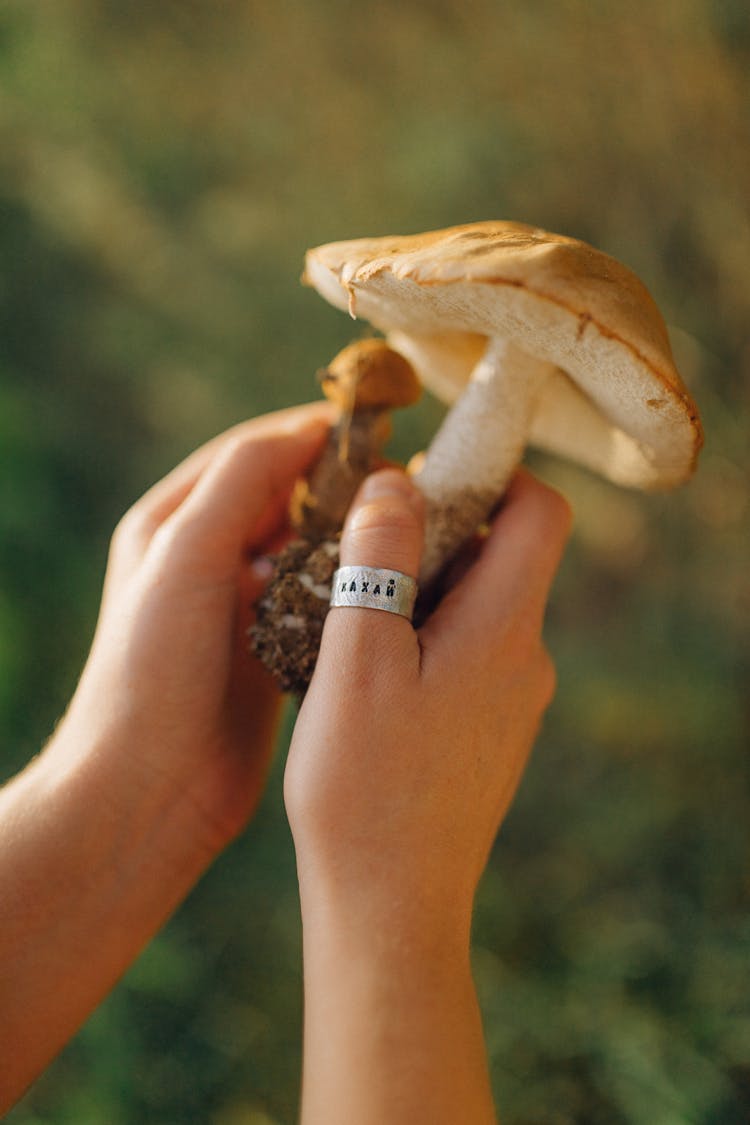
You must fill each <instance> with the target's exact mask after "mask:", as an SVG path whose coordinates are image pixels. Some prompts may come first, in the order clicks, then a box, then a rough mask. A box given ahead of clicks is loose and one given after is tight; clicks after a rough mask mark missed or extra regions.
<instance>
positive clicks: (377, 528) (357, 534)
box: [348, 501, 419, 553]
mask: <svg viewBox="0 0 750 1125" xmlns="http://www.w3.org/2000/svg"><path fill="white" fill-rule="evenodd" d="M418 532H419V521H418V519H417V516H416V514H415V513H414V512H412V511H411V509H409V508H407V507H406V505H395V504H394V505H389V504H386V503H383V502H382V501H380V502H378V503H377V504H364V505H363V506H362V507H361V508H359V509H358V510H357V512H356V514H355V515H354V517H353V519H352V520H351V522H350V524H349V528H348V537H349V542H350V544H355V545H356V546H359V545H360V544H362V543H367V544H369V543H372V542H373V541H377V543H378V547H379V548H382V550H383V551H384V552H386V553H387V552H388V551H389V549H390V548H391V547H396V548H398V546H399V544H400V543H402V542H403V540H404V539H405V538H411V537H413V536H415V535H417V534H418Z"/></svg>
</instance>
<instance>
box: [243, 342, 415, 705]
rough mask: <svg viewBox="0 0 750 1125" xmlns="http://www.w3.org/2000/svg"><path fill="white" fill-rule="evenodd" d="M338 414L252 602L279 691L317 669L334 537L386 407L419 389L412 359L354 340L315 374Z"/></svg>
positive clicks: (300, 687)
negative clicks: (291, 533) (290, 532)
mask: <svg viewBox="0 0 750 1125" xmlns="http://www.w3.org/2000/svg"><path fill="white" fill-rule="evenodd" d="M318 377H319V379H320V382H321V385H322V388H323V393H324V394H325V396H326V398H328V399H329V400H330V401H332V402H333V403H334V404H335V405H336V406H337V407H338V412H339V413H338V418H337V420H336V422H335V424H334V425H333V426H332V427H331V431H330V433H329V436H328V441H327V443H326V445H325V447H324V449H323V452H322V454H321V457H320V459H319V460H318V463H317V464H316V466H315V467H314V469H313V471H312V473H311V474H310V477H309V478H308V479H306V480H301V481H299V482H298V484H297V487H296V488H295V490H294V493H293V495H292V498H291V503H290V518H291V523H292V526H293V527H294V529H295V531H296V538H294V539H292V540H291V541H290V542H289V543H287V545H286V546H285V547H284V548H283V549H282V550H281V551H280V552H279V554H278V555H276V556H275V558H274V559H273V567H274V570H273V577H272V578H271V581H270V582H269V584H268V586H267V587H266V589H265V591H264V592H263V595H262V597H261V598H260V599H259V601H258V602H257V604H256V606H255V621H254V623H253V625H251V626H250V629H249V630H248V632H249V638H250V643H251V646H252V649H253V651H254V653H255V654H256V656H257V657H258V658H259V659H260V661H261V663H262V664H263V665H264V666H265V667H266V668H267V669H268V670H269V671H270V672H272V673H273V675H274V676H275V677H276V680H277V681H278V683H279V686H280V687H281V689H282V691H290V692H293V693H294V694H295V695H297V696H302V695H304V693H305V691H306V690H307V687H308V684H309V682H310V678H311V676H312V674H313V670H314V668H315V662H316V660H317V656H318V649H319V648H320V638H321V635H322V632H323V622H324V621H325V617H326V614H327V612H328V602H329V598H330V595H331V580H332V578H333V574H334V571H335V570H336V567H337V566H338V537H339V532H340V531H341V527H342V525H343V522H344V517H345V516H346V513H347V511H348V509H349V506H350V504H351V502H352V500H353V499H354V494H355V493H356V491H357V489H358V488H359V486H360V484H361V483H362V481H363V480H364V478H365V477H366V476H367V474H368V473H371V472H372V471H373V469H376V468H377V467H378V466H379V465H380V464H382V447H383V446H384V444H385V442H386V441H387V440H388V438H389V437H390V434H391V419H390V411H391V410H393V409H396V408H397V407H401V406H410V405H411V404H412V403H413V402H416V401H417V399H418V398H419V396H420V394H421V393H422V387H421V384H420V382H419V380H418V379H417V376H416V375H415V373H414V371H413V369H412V367H411V364H410V363H409V362H408V361H407V360H406V359H404V358H403V356H401V355H400V354H398V353H397V352H395V351H394V350H393V349H392V348H390V347H389V346H388V344H387V343H386V342H385V340H380V339H375V338H372V339H366V340H357V341H355V343H353V344H350V345H349V346H348V347H346V348H344V349H343V351H341V352H339V353H338V355H337V356H335V358H334V359H333V360H332V361H331V362H330V363H329V365H328V366H327V367H326V368H324V369H323V370H322V371H320V372H319V373H318Z"/></svg>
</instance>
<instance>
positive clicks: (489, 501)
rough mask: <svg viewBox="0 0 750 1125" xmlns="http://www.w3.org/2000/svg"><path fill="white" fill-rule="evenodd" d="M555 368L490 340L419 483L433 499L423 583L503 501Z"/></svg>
mask: <svg viewBox="0 0 750 1125" xmlns="http://www.w3.org/2000/svg"><path fill="white" fill-rule="evenodd" d="M554 370H555V367H554V365H553V364H551V363H546V362H544V361H542V360H539V359H535V358H534V357H533V356H531V355H529V354H528V353H527V352H524V351H522V350H521V349H520V348H518V347H516V346H515V345H514V344H511V343H510V342H509V341H508V340H505V339H503V338H502V337H493V338H491V339H490V341H489V343H488V345H487V348H486V351H485V353H484V355H483V356H482V358H481V359H480V361H479V363H478V364H477V365H476V367H475V368H474V371H473V372H472V375H471V379H470V381H469V383H468V384H467V385H466V387H465V389H464V390H463V392H462V393H461V397H460V398H459V399H458V401H457V403H456V404H455V406H453V408H452V409H451V411H450V413H449V414H448V415H447V416H446V418H445V420H444V421H443V424H442V426H441V427H440V429H439V430H438V433H437V434H436V435H435V438H434V439H433V441H432V443H431V444H430V447H429V449H428V450H427V453H426V456H425V459H424V463H423V465H422V467H421V468H420V469H419V472H418V473H417V475H416V477H415V479H416V482H417V484H418V485H419V487H420V489H421V490H422V492H423V493H424V495H425V498H426V500H427V528H426V538H425V547H424V554H423V556H422V568H421V571H420V575H419V579H420V582H421V583H422V584H426V583H428V582H429V581H430V580H431V579H433V578H434V577H435V576H436V575H437V573H438V572H439V571H440V570H441V568H442V567H443V566H444V564H445V563H446V562H447V561H448V560H449V559H450V558H452V557H453V556H454V555H455V554H456V552H457V551H458V550H459V548H460V547H461V546H462V545H463V543H465V542H466V540H467V539H468V538H469V537H470V536H471V535H472V534H473V533H474V532H475V531H476V529H477V527H478V526H479V525H480V524H481V523H482V521H483V520H485V519H486V518H487V516H488V515H489V513H490V512H491V510H492V508H493V507H494V505H495V504H496V503H497V501H498V500H499V499H500V497H501V496H502V494H503V492H504V491H505V489H506V487H507V485H508V482H509V481H510V478H511V477H512V475H513V473H514V471H515V469H516V467H517V466H518V464H519V463H520V461H521V459H522V457H523V453H524V449H525V448H526V442H527V438H528V434H529V430H530V428H531V422H532V419H533V416H534V410H535V408H536V404H537V402H538V400H539V396H540V394H541V391H542V388H543V386H544V384H545V382H546V381H547V379H548V378H549V376H550V375H551V374H552V372H553V371H554Z"/></svg>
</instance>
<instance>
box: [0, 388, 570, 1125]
mask: <svg viewBox="0 0 750 1125" xmlns="http://www.w3.org/2000/svg"><path fill="white" fill-rule="evenodd" d="M329 423H330V412H329V410H328V409H327V408H326V407H325V406H320V407H319V406H314V407H302V408H298V409H297V410H293V411H286V412H283V413H280V414H277V415H269V416H268V417H266V418H262V419H257V420H255V421H252V422H249V423H246V424H244V425H242V426H240V427H237V428H236V429H235V430H233V431H230V432H229V433H228V434H225V435H223V436H222V437H220V438H218V439H215V440H214V441H213V442H211V443H209V445H208V446H206V447H204V448H203V449H201V450H199V451H198V452H197V453H196V454H194V455H193V456H192V457H191V458H189V459H188V460H187V461H186V462H185V463H183V465H181V466H179V467H178V468H177V469H176V470H174V471H173V473H171V474H170V475H169V476H168V477H167V478H165V480H164V481H162V482H161V483H160V484H158V485H157V486H155V488H153V489H152V490H151V491H150V492H149V493H147V494H146V496H145V497H144V498H143V499H142V500H141V501H139V502H138V504H136V506H135V507H134V508H133V509H132V510H131V511H130V513H128V515H127V516H126V517H125V518H124V519H123V521H122V523H121V525H120V526H119V528H118V530H117V532H116V533H115V536H114V538H113V543H112V548H111V553H110V560H109V564H108V570H107V577H106V581H105V590H104V597H103V601H102V609H101V614H100V620H99V624H98V627H97V632H96V636H95V640H94V644H93V647H92V651H91V654H90V656H89V659H88V662H87V664H86V667H85V670H84V672H83V675H82V677H81V681H80V684H79V687H78V689H77V691H76V694H75V696H74V699H73V701H72V703H71V706H70V708H69V710H68V712H67V714H66V716H65V717H64V719H63V721H62V722H61V723H60V725H59V726H58V728H57V731H56V732H55V735H54V736H53V738H52V739H51V740H50V742H49V744H48V745H47V747H46V748H45V750H44V751H43V753H42V754H40V755H39V756H38V757H37V758H36V759H34V760H33V762H32V763H30V765H29V766H28V767H27V769H26V770H25V771H24V772H23V773H22V774H20V775H19V776H18V777H17V778H15V779H14V780H13V781H11V782H10V783H8V784H7V785H6V786H5V788H4V789H3V790H2V791H1V792H0V901H2V903H3V926H2V927H0V1057H2V1059H3V1067H2V1068H0V1112H3V1111H5V1110H6V1109H7V1108H8V1107H9V1106H10V1105H12V1104H13V1102H14V1101H15V1100H16V1099H17V1098H18V1097H19V1096H20V1095H21V1093H22V1092H23V1091H24V1089H25V1088H26V1087H27V1086H28V1084H29V1083H30V1082H31V1081H33V1079H34V1078H35V1077H36V1076H37V1075H38V1074H39V1072H40V1071H41V1070H42V1069H43V1068H44V1067H45V1065H46V1064H47V1063H48V1062H49V1061H50V1060H51V1059H52V1058H53V1057H54V1055H55V1054H56V1053H57V1052H58V1051H59V1050H60V1048H61V1047H62V1046H63V1044H64V1043H65V1042H66V1041H67V1040H68V1039H69V1038H70V1037H71V1036H72V1035H73V1034H74V1033H75V1031H76V1030H77V1029H78V1028H79V1027H80V1025H81V1024H82V1022H83V1021H84V1020H85V1019H86V1017H87V1016H88V1015H89V1013H90V1012H91V1011H92V1010H93V1008H94V1007H95V1006H96V1005H97V1004H98V1003H99V1001H100V1000H101V999H102V998H103V996H104V995H105V994H106V993H107V992H108V991H109V990H110V989H111V988H112V987H113V985H114V984H115V982H116V981H117V979H118V978H119V977H120V975H121V974H122V973H123V972H124V970H125V969H126V968H127V967H128V965H129V964H130V963H131V962H132V960H133V959H134V958H135V957H136V956H137V954H138V953H139V951H140V950H141V949H142V948H143V946H144V945H145V944H146V943H147V942H148V940H149V939H150V938H151V937H152V936H153V934H154V933H155V932H156V931H157V930H158V929H159V927H160V926H161V925H162V924H163V923H164V921H165V920H166V918H167V917H168V916H169V915H170V914H171V913H172V911H173V910H174V909H175V908H176V907H177V905H178V904H179V902H180V901H181V900H182V899H183V898H184V896H185V895H186V894H187V892H188V891H189V890H190V888H191V887H192V885H193V884H194V883H195V881H196V880H197V879H198V878H199V877H200V875H201V874H202V873H203V871H205V869H206V868H207V867H208V865H209V864H210V863H211V861H212V859H213V858H214V857H215V856H216V855H217V854H218V853H219V852H220V851H221V850H222V849H223V848H224V847H225V846H226V845H227V844H228V843H229V842H230V841H231V840H232V839H233V838H234V837H235V836H236V835H237V834H238V833H239V832H240V831H241V830H242V829H243V827H244V826H245V824H246V823H247V821H248V820H249V819H250V817H251V816H252V814H253V812H254V810H255V808H256V807H257V804H258V801H259V800H260V797H261V794H262V790H263V784H264V780H265V777H266V773H267V769H268V765H269V762H270V758H271V755H272V749H273V743H274V737H275V731H276V720H277V716H278V708H279V698H278V694H277V692H276V690H275V688H274V687H273V685H272V683H271V682H270V681H269V679H268V677H267V676H266V674H265V673H263V672H262V671H261V670H260V669H259V667H258V665H257V664H256V663H255V661H254V660H253V659H252V658H251V657H250V656H249V655H248V653H247V647H246V644H245V640H244V630H245V628H246V627H247V624H248V623H249V609H248V607H249V606H250V605H251V603H252V601H253V600H254V598H255V597H257V595H258V594H259V593H260V590H261V589H262V584H263V578H262V576H261V575H260V574H259V572H258V570H257V568H254V567H253V566H252V565H251V563H250V561H249V560H250V559H251V557H252V556H254V555H255V556H262V555H263V554H264V553H265V552H267V551H269V550H270V549H272V548H273V547H274V546H276V545H277V544H278V543H279V542H280V541H281V540H283V538H284V536H285V534H287V528H286V522H285V511H286V502H287V498H288V496H289V493H290V490H291V487H292V485H293V482H294V480H295V479H296V478H297V477H298V476H299V475H300V474H301V473H302V472H303V471H304V470H305V469H306V468H307V467H308V466H309V465H310V464H311V462H312V461H313V460H314V458H315V456H316V454H317V453H318V452H319V450H320V448H321V447H322V444H323V441H324V439H325V433H326V428H327V426H328V424H329ZM372 482H375V483H374V484H373V483H372ZM378 485H379V486H380V490H379V491H378V489H377V486H378ZM365 489H366V490H367V489H368V485H366V486H365ZM568 526H569V513H568V509H567V506H566V504H565V503H564V501H563V500H561V498H560V497H559V496H557V494H555V493H554V492H552V491H550V490H549V489H547V488H546V487H544V486H543V485H541V484H539V483H538V482H537V481H535V480H534V479H533V478H532V477H530V476H529V475H527V474H521V475H519V476H518V477H516V479H515V481H514V483H513V484H512V486H511V489H510V491H509V494H508V497H507V500H506V503H505V505H504V507H503V509H502V511H501V513H500V515H499V517H498V518H497V519H496V521H495V524H494V526H493V529H492V532H491V534H490V536H489V539H488V541H487V542H486V544H485V545H484V547H483V550H482V552H481V555H480V557H479V559H478V561H477V562H475V563H474V564H473V565H472V566H471V567H470V569H469V570H468V571H467V572H466V573H465V574H464V575H463V577H462V578H461V579H459V580H458V582H457V584H456V585H455V586H454V587H453V589H452V591H451V592H450V594H449V595H448V596H447V597H446V598H445V599H444V601H443V603H442V604H441V605H440V607H439V608H438V610H437V611H436V613H435V614H434V615H433V616H432V617H431V618H430V620H429V621H428V623H427V624H426V625H425V626H424V627H423V628H422V629H421V630H420V632H419V634H417V633H415V631H414V630H413V629H412V627H411V625H410V624H409V623H408V622H407V621H405V620H404V619H402V618H397V617H393V616H391V615H389V614H385V613H378V612H377V611H373V610H359V609H355V610H352V609H336V610H334V611H332V612H331V614H330V615H329V619H328V621H327V624H326V629H325V633H324V638H323V645H322V648H321V657H320V660H319V665H318V668H317V670H316V673H315V676H314V678H313V682H312V686H311V688H310V691H309V693H308V695H307V698H306V700H305V703H304V705H303V707H302V710H301V712H300V715H299V719H298V721H297V726H296V729H295V734H294V739H293V744H292V748H291V751H290V756H289V761H288V764H287V770H286V778H285V799H286V805H287V813H288V816H289V821H290V825H291V828H292V832H293V835H294V840H295V846H296V850H297V860H298V869H299V878H300V890H301V903H302V917H303V927H304V958H305V1032H304V1040H305V1041H304V1054H305V1064H304V1079H303V1099H302V1111H301V1112H302V1122H303V1125H323V1123H324V1122H325V1123H326V1125H337V1123H338V1122H342V1123H343V1122H347V1125H348V1123H350V1122H352V1121H357V1122H358V1123H360V1125H368V1123H369V1122H373V1123H374V1122H378V1123H381V1122H386V1121H387V1122H388V1123H389V1125H400V1123H401V1122H403V1123H404V1125H406V1123H407V1122H408V1123H409V1125H413V1123H414V1122H419V1121H425V1122H427V1121H429V1122H431V1123H434V1125H441V1123H442V1122H446V1123H448V1122H451V1123H455V1122H456V1121H471V1122H472V1123H476V1125H481V1123H483V1122H485V1121H487V1122H491V1121H494V1120H495V1117H494V1110H493V1107H492V1100H491V1097H490V1093H489V1082H488V1078H487V1065H486V1060H485V1051H484V1043H483V1037H482V1029H481V1022H480V1018H479V1014H478V1008H477V1003H476V997H475V993H474V988H473V984H472V980H471V974H470V970H469V956H468V954H469V926H470V918H471V910H472V903H473V898H474V893H475V890H476V885H477V882H478V880H479V877H480V874H481V871H482V869H483V867H484V864H485V862H486V858H487V854H488V852H489V849H490V846H491V843H492V840H493V839H494V836H495V833H496V831H497V829H498V827H499V824H500V822H501V820H502V818H503V816H504V814H505V812H506V810H507V808H508V806H509V804H510V801H511V799H512V796H513V794H514V792H515V789H516V787H517V785H518V782H519V779H520V777H521V774H522V772H523V768H524V765H525V763H526V760H527V757H528V753H529V750H530V748H531V745H532V742H533V740H534V736H535V733H536V731H537V729H538V726H539V723H540V720H541V716H542V713H543V711H544V709H545V707H546V705H547V704H548V702H549V700H550V698H551V695H552V691H553V685H554V673H553V669H552V664H551V662H550V660H549V657H548V656H547V654H546V651H545V649H544V647H543V644H542V641H541V627H542V619H543V614H544V606H545V603H546V598H547V593H548V590H549V586H550V583H551V581H552V578H553V575H554V573H555V570H556V567H557V564H558V562H559V558H560V555H561V553H562V550H563V545H564V542H565V538H566V536H567V532H568ZM422 535H423V530H422V510H421V503H420V501H419V498H418V495H417V494H416V492H415V490H414V488H413V486H412V485H410V484H409V482H408V480H407V478H406V477H405V476H404V475H403V474H401V473H400V472H397V471H395V470H386V471H385V472H382V473H379V474H376V476H375V477H373V478H371V482H370V484H369V491H365V492H364V494H360V496H359V497H358V499H357V500H356V501H355V503H354V505H353V507H352V511H351V513H350V517H349V522H348V524H347V529H346V531H345V534H344V537H343V540H342V562H344V563H354V564H356V563H362V564H367V565H371V566H386V567H390V568H393V569H398V570H402V571H405V572H407V573H416V572H417V568H418V563H419V554H420V550H421V542H422ZM62 982H64V987H62V986H61V984H62Z"/></svg>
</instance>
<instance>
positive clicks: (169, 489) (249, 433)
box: [129, 402, 331, 542]
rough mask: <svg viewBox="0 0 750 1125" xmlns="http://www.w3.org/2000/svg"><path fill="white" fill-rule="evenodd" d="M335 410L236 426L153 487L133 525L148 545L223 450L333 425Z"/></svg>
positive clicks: (310, 408)
mask: <svg viewBox="0 0 750 1125" xmlns="http://www.w3.org/2000/svg"><path fill="white" fill-rule="evenodd" d="M330 421H331V409H330V406H329V404H328V403H324V402H320V403H317V402H316V403H309V404H307V405H305V406H298V407H293V408H292V409H290V410H279V411H277V412H276V413H274V414H267V415H265V416H264V417H262V418H252V419H250V420H249V421H247V422H241V423H240V424H239V425H237V426H232V427H231V429H229V430H226V431H225V432H224V433H222V434H218V435H217V436H216V437H214V438H212V439H211V440H210V441H207V442H206V443H205V445H202V446H200V448H199V449H196V450H195V451H194V452H193V453H191V454H190V456H189V457H186V458H185V460H184V461H182V462H181V463H180V464H179V465H177V466H176V467H175V468H174V469H172V471H171V472H170V473H168V474H167V475H166V476H165V477H164V478H163V479H162V480H160V481H158V482H157V483H156V484H155V485H153V486H152V487H151V488H150V489H149V490H148V492H146V493H144V495H143V496H142V497H141V499H140V500H138V501H137V503H136V504H135V505H134V506H133V507H132V508H131V511H130V513H129V514H132V515H133V517H134V518H133V520H132V521H131V522H132V523H133V524H136V525H138V527H139V530H140V532H141V537H142V538H143V540H144V541H145V542H147V541H148V540H149V539H150V538H151V536H152V535H153V533H154V532H155V531H156V529H157V528H158V527H159V526H160V525H161V524H162V523H163V522H164V521H165V520H166V519H168V518H169V516H171V515H172V513H173V512H175V511H176V510H177V508H179V506H180V504H182V502H183V501H184V500H185V498H186V497H187V496H188V495H189V494H190V492H191V491H192V490H193V488H194V487H195V485H196V483H197V482H198V480H199V479H200V477H201V476H202V474H203V473H204V472H205V470H206V468H207V467H208V466H209V465H210V464H211V463H212V462H213V461H214V460H215V459H216V457H217V456H218V455H219V454H220V453H221V451H222V450H224V449H226V448H227V447H228V446H231V445H232V444H233V443H242V442H244V441H246V440H248V441H252V440H253V439H254V438H256V437H262V436H263V434H264V433H268V432H269V431H272V430H273V429H275V428H279V429H281V430H283V429H284V428H285V427H292V428H293V427H294V426H297V425H298V426H299V427H300V428H304V427H305V426H306V425H308V424H309V425H310V426H317V425H320V424H330Z"/></svg>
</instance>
